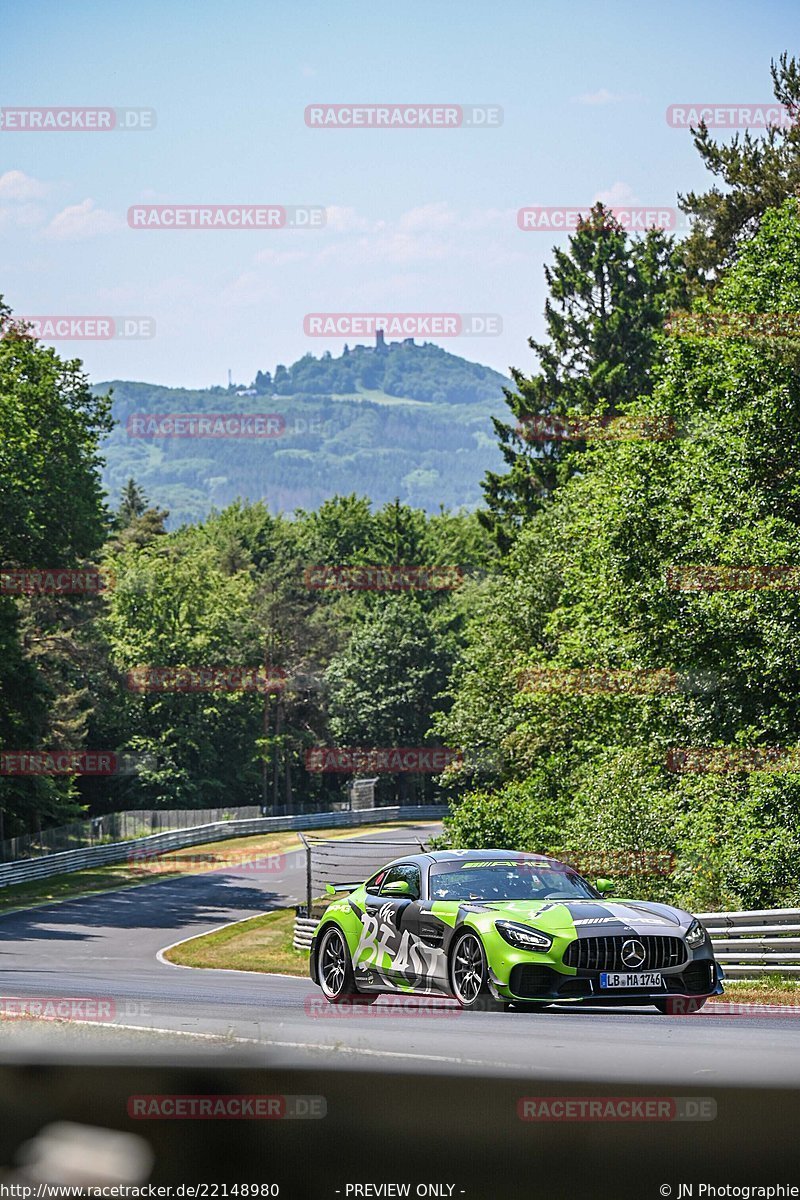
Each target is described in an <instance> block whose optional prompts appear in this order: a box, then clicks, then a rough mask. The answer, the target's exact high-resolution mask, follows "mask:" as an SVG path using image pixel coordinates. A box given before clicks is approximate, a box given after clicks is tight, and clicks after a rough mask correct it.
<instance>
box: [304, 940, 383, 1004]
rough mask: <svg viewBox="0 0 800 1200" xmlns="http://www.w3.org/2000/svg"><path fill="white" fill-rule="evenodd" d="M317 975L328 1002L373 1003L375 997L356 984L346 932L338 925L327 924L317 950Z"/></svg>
mask: <svg viewBox="0 0 800 1200" xmlns="http://www.w3.org/2000/svg"><path fill="white" fill-rule="evenodd" d="M317 978H318V979H319V986H320V987H321V988H322V994H323V995H324V997H325V999H326V1000H327V1001H328V1003H329V1004H343V1003H347V1001H350V1002H351V1003H354V1004H373V1003H374V1002H375V1001H376V1000H377V999H378V997H377V996H376V995H365V993H364V992H359V990H358V988H357V987H356V981H355V976H354V974H353V963H352V960H351V958H350V951H349V949H348V947H347V942H346V941H345V936H344V934H343V933H342V931H341V930H340V929H339V927H338V926H337V925H329V926H328V928H327V929H326V930H325V932H324V933H323V935H322V940H321V942H320V944H319V950H318V952H317Z"/></svg>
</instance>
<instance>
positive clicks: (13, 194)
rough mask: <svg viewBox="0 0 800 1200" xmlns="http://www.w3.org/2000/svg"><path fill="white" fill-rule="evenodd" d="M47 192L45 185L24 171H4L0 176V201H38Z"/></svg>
mask: <svg viewBox="0 0 800 1200" xmlns="http://www.w3.org/2000/svg"><path fill="white" fill-rule="evenodd" d="M47 190H48V187H47V184H46V183H42V182H41V180H39V179H33V178H32V177H31V176H30V175H26V174H25V172H24V171H6V172H5V174H3V175H0V200H40V199H41V198H42V196H44V195H45V194H46V192H47Z"/></svg>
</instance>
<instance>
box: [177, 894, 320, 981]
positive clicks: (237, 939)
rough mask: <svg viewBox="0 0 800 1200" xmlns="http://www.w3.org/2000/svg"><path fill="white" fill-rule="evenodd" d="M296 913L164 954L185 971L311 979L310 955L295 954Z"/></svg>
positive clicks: (256, 920) (279, 912)
mask: <svg viewBox="0 0 800 1200" xmlns="http://www.w3.org/2000/svg"><path fill="white" fill-rule="evenodd" d="M293 937H294V909H293V908H279V909H276V911H275V912H269V913H265V914H264V915H263V916H260V917H248V919H247V920H246V921H237V923H236V924H235V925H228V926H226V928H225V929H218V930H216V931H215V932H214V933H206V934H203V935H202V936H201V937H196V938H192V940H191V941H190V942H183V943H182V944H181V945H179V946H173V948H172V949H171V950H167V951H166V953H165V954H164V958H166V959H167V960H168V961H169V962H173V963H177V964H178V965H180V966H182V967H216V968H223V969H226V970H229V971H230V970H234V971H271V972H274V973H276V974H278V975H305V976H307V975H308V951H307V950H295V949H294V947H293V946H292V939H293Z"/></svg>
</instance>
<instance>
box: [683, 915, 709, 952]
mask: <svg viewBox="0 0 800 1200" xmlns="http://www.w3.org/2000/svg"><path fill="white" fill-rule="evenodd" d="M683 936H684V940H685V941H686V945H687V946H691V948H692V950H696V949H697V947H698V946H702V944H703V942H704V941H705V940H706V931H705V929H704V928H703V926H702V925H701V924H700V922H699V921H698V919H697V917H695V918H694V920H693V921H692V923H691V925H690V926H689V928H688V929H687V930H686V933H685V934H684V935H683Z"/></svg>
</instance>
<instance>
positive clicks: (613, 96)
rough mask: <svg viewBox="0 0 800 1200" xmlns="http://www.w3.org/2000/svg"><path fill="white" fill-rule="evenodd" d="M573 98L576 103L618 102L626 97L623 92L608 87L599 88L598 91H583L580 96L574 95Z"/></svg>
mask: <svg viewBox="0 0 800 1200" xmlns="http://www.w3.org/2000/svg"><path fill="white" fill-rule="evenodd" d="M572 99H573V100H574V101H575V103H576V104H591V105H598V104H618V103H619V102H620V100H624V99H625V97H624V96H623V95H622V93H621V92H610V91H609V90H608V88H604V87H603V88H598V90H597V91H596V92H583V93H582V94H581V95H580V96H573V97H572Z"/></svg>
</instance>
